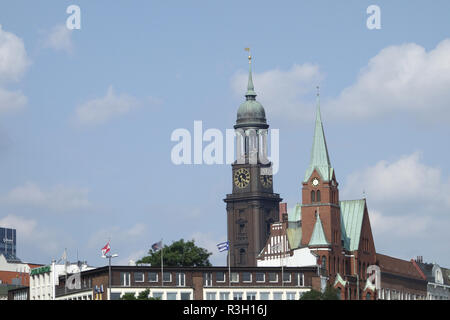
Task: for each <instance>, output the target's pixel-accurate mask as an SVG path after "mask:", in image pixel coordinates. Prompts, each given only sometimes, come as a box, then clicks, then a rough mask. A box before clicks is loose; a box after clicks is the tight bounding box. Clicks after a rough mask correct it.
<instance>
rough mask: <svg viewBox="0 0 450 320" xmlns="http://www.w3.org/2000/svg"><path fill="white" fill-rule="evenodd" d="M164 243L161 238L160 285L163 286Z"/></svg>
mask: <svg viewBox="0 0 450 320" xmlns="http://www.w3.org/2000/svg"><path fill="white" fill-rule="evenodd" d="M163 256H164V244H163V241H162V239H161V287H164V258H163Z"/></svg>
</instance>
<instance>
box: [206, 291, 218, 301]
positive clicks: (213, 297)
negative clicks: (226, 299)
mask: <svg viewBox="0 0 450 320" xmlns="http://www.w3.org/2000/svg"><path fill="white" fill-rule="evenodd" d="M206 300H216V293H215V292H207V293H206Z"/></svg>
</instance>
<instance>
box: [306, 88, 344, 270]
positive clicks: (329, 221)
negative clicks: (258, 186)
mask: <svg viewBox="0 0 450 320" xmlns="http://www.w3.org/2000/svg"><path fill="white" fill-rule="evenodd" d="M302 185H303V187H302V232H303V235H302V245H304V246H309V247H310V248H315V249H316V252H317V253H318V254H319V256H321V263H322V264H324V265H323V268H326V269H327V270H330V266H331V265H333V266H334V264H335V261H336V263H337V264H339V263H341V262H342V259H339V256H340V255H341V252H342V247H343V245H342V241H341V240H342V235H341V213H340V205H339V190H338V183H337V181H336V177H335V173H334V169H333V167H332V166H331V162H330V157H329V155H328V148H327V143H326V140H325V133H324V130H323V124H322V118H321V114H320V99H319V93H317V106H316V124H315V129H314V138H313V145H312V149H311V158H310V163H309V167H308V168H307V170H306V173H305V177H304V179H303V183H302ZM338 261H339V262H338Z"/></svg>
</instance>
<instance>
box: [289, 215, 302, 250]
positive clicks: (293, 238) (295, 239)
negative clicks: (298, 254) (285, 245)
mask: <svg viewBox="0 0 450 320" xmlns="http://www.w3.org/2000/svg"><path fill="white" fill-rule="evenodd" d="M294 224H295V225H294ZM286 235H287V238H288V242H289V248H290V249H291V250H293V249H297V248H299V247H300V244H301V241H302V227H301V224H300V221H298V222H289V227H288V228H287V229H286Z"/></svg>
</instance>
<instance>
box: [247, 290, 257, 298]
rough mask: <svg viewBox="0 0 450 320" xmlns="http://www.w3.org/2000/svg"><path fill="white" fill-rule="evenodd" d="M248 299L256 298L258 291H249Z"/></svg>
mask: <svg viewBox="0 0 450 320" xmlns="http://www.w3.org/2000/svg"><path fill="white" fill-rule="evenodd" d="M247 300H256V292H247Z"/></svg>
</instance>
